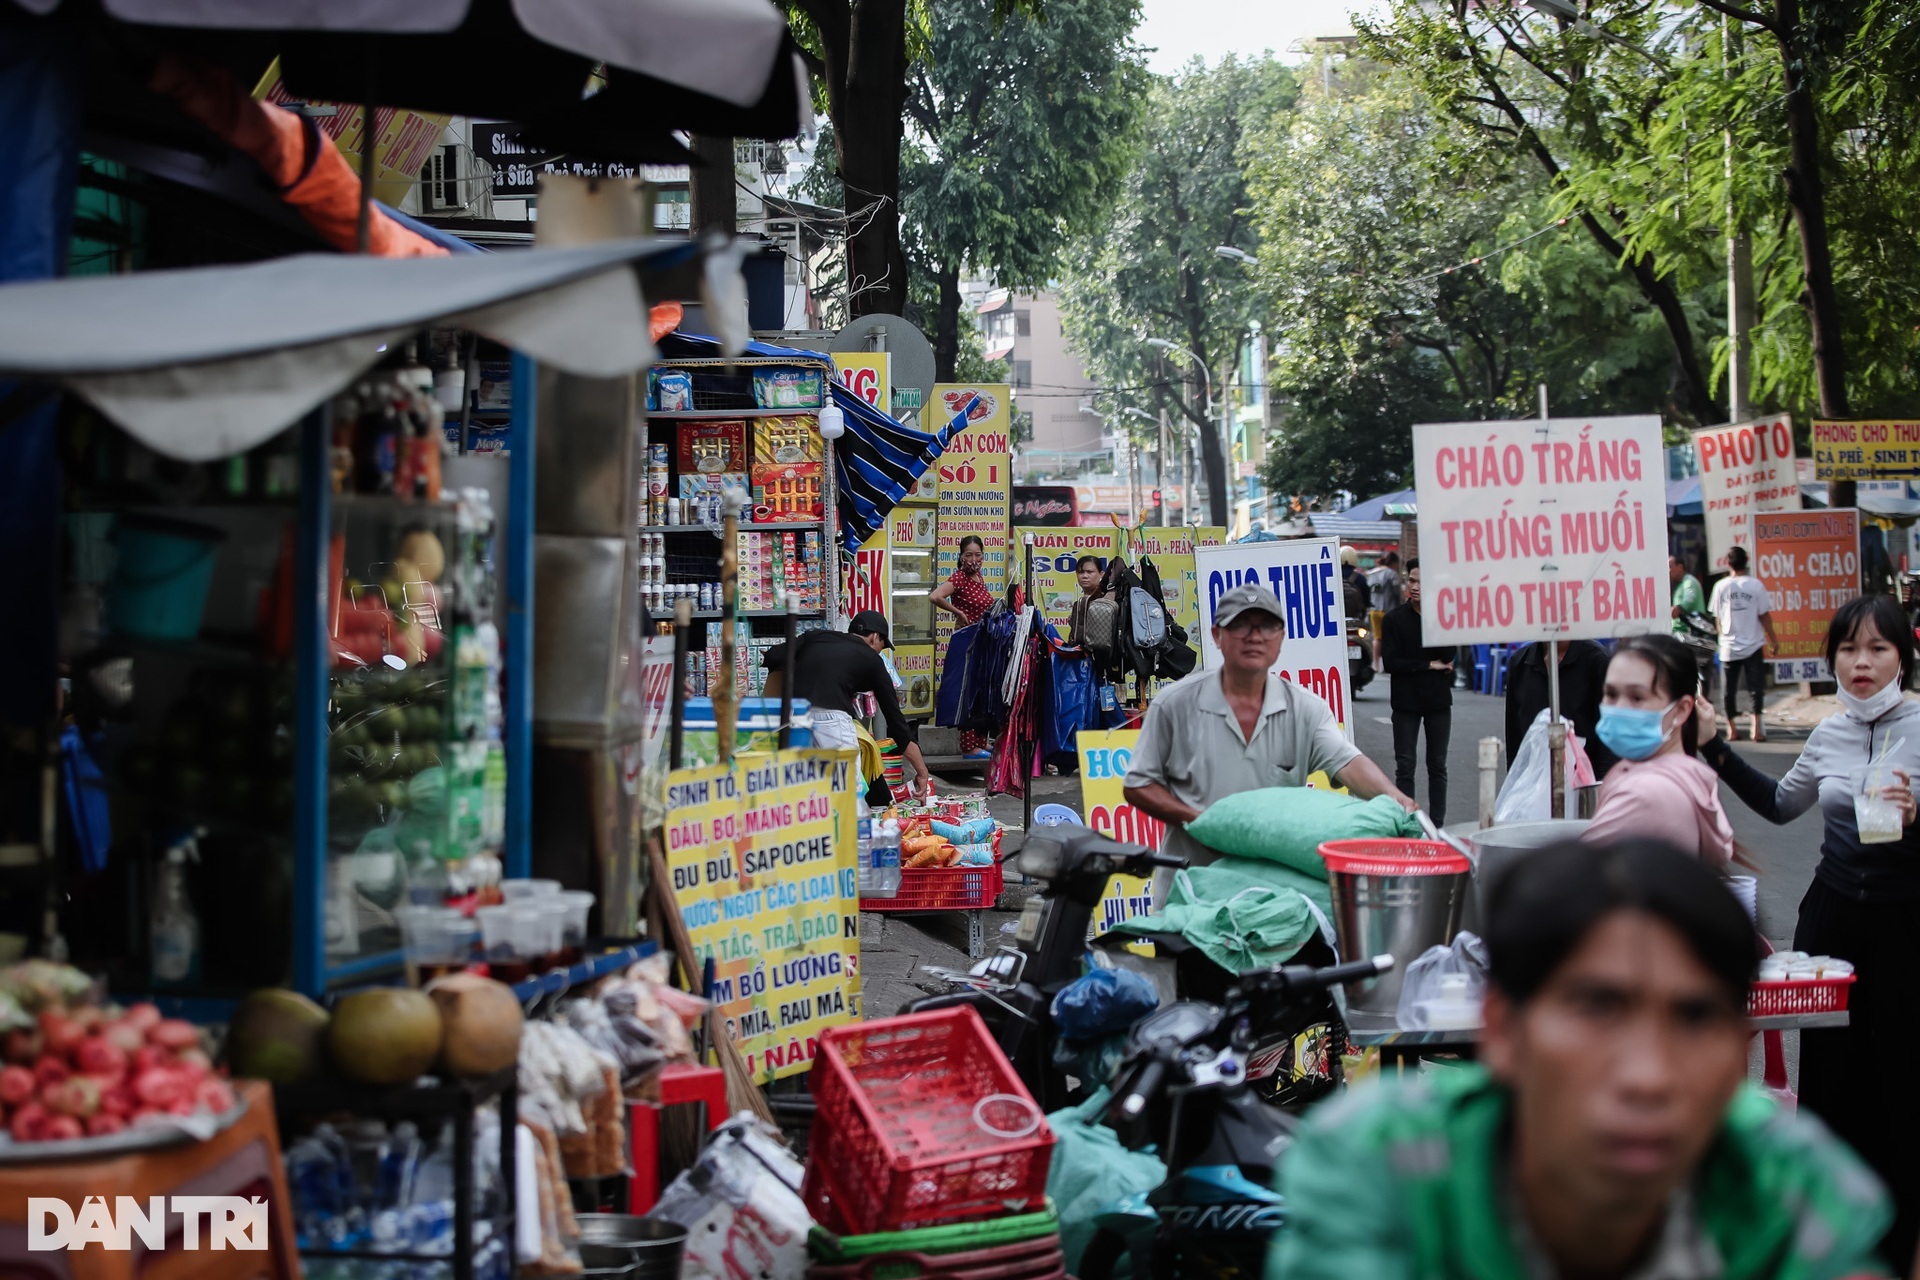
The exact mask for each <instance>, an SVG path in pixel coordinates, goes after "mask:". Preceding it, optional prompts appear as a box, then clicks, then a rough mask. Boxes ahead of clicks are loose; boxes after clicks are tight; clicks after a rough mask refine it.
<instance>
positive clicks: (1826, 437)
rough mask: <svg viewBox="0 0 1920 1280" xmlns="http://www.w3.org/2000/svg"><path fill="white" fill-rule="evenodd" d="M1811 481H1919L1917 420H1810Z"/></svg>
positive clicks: (1919, 447)
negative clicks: (1811, 438)
mask: <svg viewBox="0 0 1920 1280" xmlns="http://www.w3.org/2000/svg"><path fill="white" fill-rule="evenodd" d="M1812 436H1813V475H1814V479H1816V480H1819V481H1822V482H1825V481H1830V480H1920V421H1913V420H1909V421H1904V422H1901V421H1893V420H1877V421H1873V422H1833V421H1830V420H1828V419H1825V418H1815V419H1814V420H1813V431H1812Z"/></svg>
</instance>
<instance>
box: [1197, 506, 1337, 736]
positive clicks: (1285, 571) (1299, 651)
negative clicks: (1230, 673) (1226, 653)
mask: <svg viewBox="0 0 1920 1280" xmlns="http://www.w3.org/2000/svg"><path fill="white" fill-rule="evenodd" d="M1193 560H1194V566H1195V569H1196V571H1197V572H1198V574H1199V579H1200V581H1199V597H1200V618H1199V625H1198V626H1197V627H1196V630H1197V631H1198V632H1199V634H1198V635H1197V636H1195V637H1194V638H1195V639H1196V640H1197V641H1198V642H1199V645H1200V660H1201V662H1202V663H1204V664H1205V665H1206V666H1208V667H1217V666H1219V665H1220V650H1219V648H1218V647H1217V646H1215V644H1214V643H1213V611H1214V608H1215V606H1217V605H1218V604H1219V603H1220V597H1221V596H1223V595H1225V594H1226V593H1227V592H1229V591H1231V590H1233V589H1234V588H1235V587H1238V586H1242V585H1244V584H1247V583H1252V584H1254V585H1256V586H1261V587H1265V588H1267V590H1269V591H1271V592H1273V594H1274V595H1276V596H1278V597H1280V603H1281V604H1282V605H1284V606H1286V610H1287V618H1286V623H1287V638H1286V640H1285V642H1284V643H1283V644H1282V645H1281V646H1280V657H1279V660H1278V661H1276V662H1275V663H1274V664H1273V669H1274V671H1275V672H1277V673H1278V674H1279V675H1280V677H1281V678H1282V679H1285V680H1291V681H1293V683H1295V684H1297V685H1299V686H1300V687H1301V688H1302V689H1306V690H1308V691H1309V692H1311V693H1313V694H1316V695H1317V696H1318V697H1319V698H1320V699H1321V700H1322V701H1324V702H1325V703H1326V704H1327V706H1328V707H1329V708H1331V709H1332V711H1333V718H1334V719H1335V720H1336V721H1338V722H1339V724H1340V727H1341V729H1342V730H1344V731H1345V732H1346V735H1347V738H1348V740H1349V741H1351V740H1352V738H1353V717H1352V715H1351V713H1350V708H1349V707H1348V706H1347V698H1348V690H1347V607H1346V594H1345V592H1344V591H1342V590H1341V587H1340V542H1339V539H1337V538H1292V539H1285V540H1282V541H1279V542H1240V543H1235V544H1233V545H1231V546H1224V547H1195V548H1194V551H1193Z"/></svg>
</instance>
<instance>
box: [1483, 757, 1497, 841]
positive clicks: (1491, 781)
mask: <svg viewBox="0 0 1920 1280" xmlns="http://www.w3.org/2000/svg"><path fill="white" fill-rule="evenodd" d="M1499 800H1500V739H1498V738H1482V739H1480V826H1481V827H1482V828H1483V829H1484V828H1486V827H1490V826H1492V825H1493V811H1494V808H1495V806H1496V805H1497V804H1498V803H1499Z"/></svg>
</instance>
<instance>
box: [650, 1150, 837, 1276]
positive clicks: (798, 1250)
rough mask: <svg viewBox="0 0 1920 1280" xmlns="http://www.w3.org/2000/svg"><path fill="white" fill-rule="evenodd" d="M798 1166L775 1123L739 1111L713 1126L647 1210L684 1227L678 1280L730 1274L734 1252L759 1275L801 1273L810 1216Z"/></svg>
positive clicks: (735, 1268)
mask: <svg viewBox="0 0 1920 1280" xmlns="http://www.w3.org/2000/svg"><path fill="white" fill-rule="evenodd" d="M801 1175H802V1170H801V1167H800V1164H799V1162H798V1161H796V1160H795V1159H794V1158H793V1156H792V1155H791V1154H789V1153H788V1151H787V1149H786V1148H785V1147H783V1146H781V1145H780V1138H779V1135H778V1133H777V1131H775V1130H772V1129H770V1128H768V1127H766V1126H765V1125H762V1124H761V1123H760V1122H759V1121H757V1120H755V1119H754V1118H753V1117H752V1116H750V1115H746V1114H744V1113H743V1114H741V1115H738V1116H735V1117H734V1118H733V1119H732V1120H729V1121H728V1122H727V1123H726V1124H724V1125H722V1126H721V1127H720V1128H719V1129H717V1130H715V1131H714V1134H713V1140H712V1141H711V1142H709V1143H708V1144H707V1149H706V1150H705V1151H702V1152H701V1153H700V1159H699V1161H698V1162H696V1163H695V1164H694V1166H693V1167H692V1168H691V1169H688V1170H686V1171H685V1172H683V1173H682V1174H681V1175H680V1176H679V1177H677V1178H675V1179H674V1180H673V1181H672V1182H671V1183H670V1184H668V1186H667V1189H666V1190H665V1191H663V1192H661V1193H660V1202H659V1203H658V1204H656V1205H655V1206H654V1207H653V1209H652V1210H651V1211H650V1212H649V1213H648V1215H647V1216H648V1217H651V1218H663V1219H665V1220H666V1221H668V1222H674V1223H678V1224H679V1225H681V1226H683V1227H685V1228H686V1229H687V1243H686V1249H685V1252H684V1254H683V1255H682V1257H681V1261H680V1275H681V1280H734V1278H735V1277H738V1276H739V1275H740V1274H741V1273H740V1270H739V1261H738V1260H739V1259H742V1258H746V1259H751V1260H752V1264H751V1265H752V1271H751V1274H752V1275H753V1276H755V1277H756V1278H757V1280H805V1276H806V1274H807V1233H808V1232H809V1231H811V1230H812V1229H813V1219H812V1218H811V1217H809V1216H808V1214H807V1206H806V1203H805V1201H803V1200H801V1198H800V1178H801Z"/></svg>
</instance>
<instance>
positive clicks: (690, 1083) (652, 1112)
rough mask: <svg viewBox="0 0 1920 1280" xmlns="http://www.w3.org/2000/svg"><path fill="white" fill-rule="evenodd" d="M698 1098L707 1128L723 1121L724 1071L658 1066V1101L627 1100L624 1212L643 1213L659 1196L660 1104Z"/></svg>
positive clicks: (725, 1113) (683, 1064)
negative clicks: (629, 1172) (628, 1164)
mask: <svg viewBox="0 0 1920 1280" xmlns="http://www.w3.org/2000/svg"><path fill="white" fill-rule="evenodd" d="M683 1102H699V1103H703V1104H705V1106H706V1108H707V1132H708V1133H712V1132H713V1131H714V1130H715V1129H718V1128H719V1127H720V1126H721V1125H723V1124H725V1123H726V1122H727V1118H728V1115H729V1113H728V1111H727V1073H726V1072H724V1071H722V1070H720V1068H718V1067H701V1066H696V1065H694V1064H693V1063H691V1062H675V1063H671V1064H669V1065H668V1066H666V1067H664V1068H662V1069H661V1072H660V1101H658V1102H630V1103H628V1104H627V1141H628V1143H629V1145H628V1148H627V1153H628V1157H629V1159H631V1160H632V1162H633V1177H631V1178H629V1179H628V1180H627V1212H628V1213H639V1214H644V1213H646V1212H647V1210H649V1209H651V1208H653V1206H654V1205H655V1204H657V1203H658V1202H659V1200H660V1108H661V1107H671V1106H675V1105H677V1104H679V1103H683Z"/></svg>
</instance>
